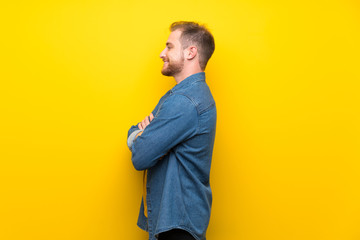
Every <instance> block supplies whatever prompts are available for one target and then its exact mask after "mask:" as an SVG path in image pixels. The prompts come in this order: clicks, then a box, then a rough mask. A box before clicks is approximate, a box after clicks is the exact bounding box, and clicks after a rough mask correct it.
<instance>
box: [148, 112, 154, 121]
mask: <svg viewBox="0 0 360 240" xmlns="http://www.w3.org/2000/svg"><path fill="white" fill-rule="evenodd" d="M149 117H150V122H151V121H152V120H153V119H154V115H153V114H152V113H150V116H149Z"/></svg>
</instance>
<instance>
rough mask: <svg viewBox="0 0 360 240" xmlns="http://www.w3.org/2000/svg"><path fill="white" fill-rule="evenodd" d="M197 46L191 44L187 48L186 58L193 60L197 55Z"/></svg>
mask: <svg viewBox="0 0 360 240" xmlns="http://www.w3.org/2000/svg"><path fill="white" fill-rule="evenodd" d="M197 51H198V50H197V47H195V46H190V47H188V48H187V49H186V50H185V58H186V59H188V60H192V59H194V58H195V57H196V55H197Z"/></svg>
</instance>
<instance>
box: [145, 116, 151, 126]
mask: <svg viewBox="0 0 360 240" xmlns="http://www.w3.org/2000/svg"><path fill="white" fill-rule="evenodd" d="M144 123H145V126H147V125H149V124H150V121H149V117H146V118H145V119H144Z"/></svg>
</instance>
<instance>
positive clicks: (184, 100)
mask: <svg viewBox="0 0 360 240" xmlns="http://www.w3.org/2000/svg"><path fill="white" fill-rule="evenodd" d="M170 30H171V34H170V36H169V38H168V41H167V42H166V48H165V49H164V50H163V51H162V52H161V54H160V58H161V59H162V60H163V61H164V65H163V68H162V71H161V73H162V74H163V75H165V76H172V77H174V79H175V81H176V83H177V85H175V86H174V87H173V88H172V89H171V90H169V91H168V92H167V93H166V94H165V95H164V96H163V97H162V98H161V99H160V101H159V103H158V104H157V106H156V107H155V109H154V110H153V111H152V112H151V113H150V115H149V116H148V117H146V118H145V119H144V120H143V121H141V122H140V123H139V124H137V125H134V126H132V127H131V128H130V130H129V132H128V146H129V148H130V150H131V152H132V162H133V165H134V167H135V169H136V170H144V192H143V199H142V202H141V207H140V214H139V219H138V226H139V227H140V228H142V229H144V230H146V231H148V232H149V239H150V240H154V239H159V240H176V239H179V240H187V239H189V240H190V239H191V240H194V239H196V240H205V239H206V229H207V227H208V224H209V219H210V210H211V203H212V193H211V189H210V183H209V177H210V176H209V175H210V165H211V158H212V151H213V145H214V139H215V127H216V107H215V102H214V99H213V97H212V95H211V92H210V90H209V87H208V86H207V84H206V82H205V73H204V70H205V67H206V64H207V62H208V60H209V59H210V57H211V55H212V53H213V52H214V49H215V44H214V38H213V36H212V35H211V33H210V32H209V31H208V30H207V29H206V28H205V27H204V26H201V25H199V24H197V23H194V22H175V23H173V24H172V25H171V26H170Z"/></svg>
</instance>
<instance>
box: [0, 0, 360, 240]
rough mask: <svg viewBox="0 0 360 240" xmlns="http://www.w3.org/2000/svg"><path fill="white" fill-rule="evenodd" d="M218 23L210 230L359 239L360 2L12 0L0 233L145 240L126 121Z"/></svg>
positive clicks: (0, 98) (147, 106)
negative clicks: (193, 39)
mask: <svg viewBox="0 0 360 240" xmlns="http://www.w3.org/2000/svg"><path fill="white" fill-rule="evenodd" d="M176 20H196V21H200V22H202V23H207V25H208V26H209V28H210V29H211V30H212V32H213V34H214V36H215V40H216V50H215V54H214V56H213V58H212V59H211V61H210V63H209V65H208V69H207V77H208V83H209V85H210V87H211V89H212V92H213V95H214V97H215V99H216V101H217V107H218V127H217V136H216V142H215V150H214V158H213V165H212V175H211V184H212V187H213V193H214V203H213V211H212V218H211V222H210V226H209V230H208V239H209V240H219V239H243V240H265V239H266V240H305V239H306V240H319V239H320V240H322V239H324V240H358V239H360V228H359V223H360V163H359V162H360V161H359V160H360V107H359V104H360V97H359V96H360V94H359V90H360V84H359V81H360V67H359V66H360V60H359V56H360V44H359V43H360V4H359V2H358V1H351V0H345V1H343V0H336V1H325V0H324V1H285V0H284V1H280V0H272V1H260V0H257V1H252V0H240V1H235V0H234V1H230V0H223V1H209V0H206V1H205V0H197V1H196V0H183V1H165V0H161V1H145V0H138V1H115V0H113V1H111V0H105V1H104V0H93V1H81V0H67V1H39V0H34V1H7V3H1V7H0V22H1V23H0V24H1V28H0V29H1V38H0V48H1V53H0V56H1V60H0V61H1V64H0V70H1V73H0V113H1V118H0V122H1V125H0V144H1V145H0V159H1V162H0V193H1V197H0V221H1V223H0V239H4V240H13V239H21V240H28V239H31V240H33V239H34V240H49V239H51V240H57V239H59V240H60V239H61V240H64V239H66V240H104V239H106V240H115V239H134V240H141V239H146V236H147V234H146V233H145V232H143V231H141V230H140V229H138V228H137V226H136V220H137V214H138V207H139V204H140V198H141V180H142V173H141V172H136V171H135V170H134V168H133V167H132V164H131V161H130V152H129V150H128V149H127V146H126V136H127V130H128V128H129V127H130V125H131V124H133V123H135V122H137V121H139V120H141V119H143V118H144V117H145V116H146V115H147V114H149V112H150V111H151V110H152V108H153V107H154V106H155V104H156V103H157V101H158V99H159V98H160V97H161V96H162V94H164V93H165V92H166V91H167V90H168V89H169V88H171V87H172V86H173V85H174V80H173V79H172V78H167V77H164V76H162V75H161V74H160V69H161V67H162V61H161V59H160V58H159V54H160V52H161V50H162V49H163V48H164V46H165V45H164V44H165V41H166V39H167V37H168V34H169V31H168V27H169V25H170V24H171V23H172V22H173V21H176Z"/></svg>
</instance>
